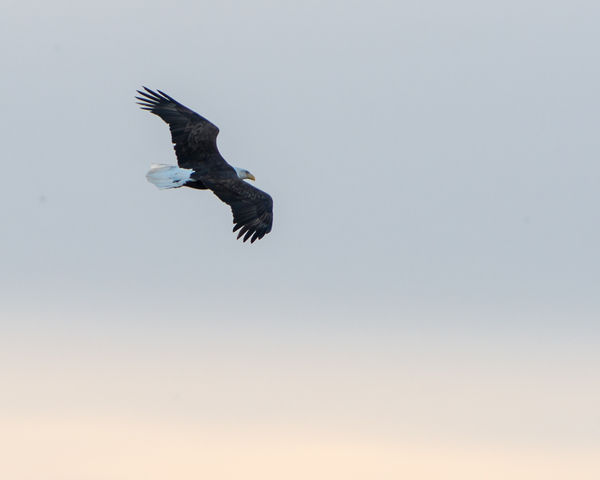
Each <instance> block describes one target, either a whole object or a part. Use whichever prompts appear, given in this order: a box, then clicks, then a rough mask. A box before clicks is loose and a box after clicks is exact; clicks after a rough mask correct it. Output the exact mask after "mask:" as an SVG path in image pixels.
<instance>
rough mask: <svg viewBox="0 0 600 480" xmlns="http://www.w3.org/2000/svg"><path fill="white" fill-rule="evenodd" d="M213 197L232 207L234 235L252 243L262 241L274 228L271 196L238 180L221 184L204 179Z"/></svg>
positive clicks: (224, 180)
mask: <svg viewBox="0 0 600 480" xmlns="http://www.w3.org/2000/svg"><path fill="white" fill-rule="evenodd" d="M203 182H204V183H205V184H206V186H207V187H208V188H210V189H211V190H212V191H213V192H214V194H215V195H216V196H217V197H219V198H220V199H221V200H222V201H223V202H225V203H226V204H228V205H229V206H230V207H231V212H232V213H233V223H234V224H235V225H234V227H233V231H234V232H235V231H237V230H239V233H238V237H237V238H241V237H242V236H243V237H244V242H245V241H246V240H248V239H250V243H254V242H255V241H256V240H259V239H261V238H262V237H264V236H265V235H266V234H267V233H269V232H270V231H271V227H272V225H273V199H272V198H271V196H270V195H269V194H268V193H265V192H263V191H262V190H259V189H258V188H255V187H253V186H252V185H250V184H248V183H246V182H244V181H243V180H240V179H239V178H228V179H221V180H214V179H213V180H210V179H205V178H204V179H203Z"/></svg>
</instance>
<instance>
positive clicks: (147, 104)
mask: <svg viewBox="0 0 600 480" xmlns="http://www.w3.org/2000/svg"><path fill="white" fill-rule="evenodd" d="M144 90H145V91H144V92H143V91H141V90H138V91H137V92H138V93H139V94H140V96H139V97H135V98H137V99H138V100H139V102H138V104H139V105H141V106H142V109H144V110H148V111H150V112H152V113H154V114H155V115H158V116H159V117H160V118H162V119H163V120H164V121H165V122H166V123H168V124H169V128H170V129H171V140H172V141H173V144H174V145H175V153H176V155H177V163H178V164H179V166H180V167H181V168H193V169H194V170H196V171H202V170H204V169H208V168H211V167H214V166H215V164H220V163H221V162H222V163H223V164H225V165H227V163H226V162H225V160H224V159H223V157H221V155H220V153H219V150H218V148H217V135H218V134H219V129H218V128H217V126H216V125H213V124H212V123H211V122H209V121H208V120H207V119H206V118H204V117H203V116H201V115H198V114H197V113H196V112H194V111H192V110H190V109H189V108H187V107H186V106H184V105H182V104H181V103H179V102H178V101H176V100H174V99H173V98H171V97H169V96H168V95H167V94H166V93H163V92H161V91H160V90H158V91H157V92H154V91H152V90H150V89H148V88H146V87H144ZM225 165H223V166H225ZM219 166H220V165H219Z"/></svg>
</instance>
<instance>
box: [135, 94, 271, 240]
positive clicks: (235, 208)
mask: <svg viewBox="0 0 600 480" xmlns="http://www.w3.org/2000/svg"><path fill="white" fill-rule="evenodd" d="M143 88H144V90H145V91H141V90H137V93H138V94H139V95H140V96H137V97H135V98H136V99H137V100H139V101H138V102H137V103H138V104H139V105H141V108H142V109H143V110H148V111H150V112H152V113H153V114H155V115H158V116H159V117H160V118H162V119H163V120H164V121H165V122H166V123H167V124H168V125H169V128H170V129H171V141H172V142H173V144H174V146H175V155H176V156H177V164H178V166H175V165H152V167H151V168H150V171H149V172H148V173H147V174H146V178H147V179H148V181H149V182H150V183H152V184H154V185H156V186H157V187H158V188H161V189H162V188H179V187H191V188H197V189H200V190H206V189H209V190H212V192H213V193H214V194H215V195H216V196H217V197H219V199H221V200H222V201H223V202H225V203H226V204H228V205H229V206H230V207H231V211H232V213H233V223H234V226H233V231H234V232H235V231H237V230H239V233H238V236H237V238H238V239H239V238H241V237H242V236H243V237H244V238H243V240H244V242H245V241H246V240H248V239H250V243H254V241H255V240H258V239H261V238H263V237H264V236H265V235H266V234H267V233H269V232H270V231H271V226H272V224H273V199H272V198H271V196H270V195H269V194H268V193H265V192H263V191H261V190H259V189H258V188H255V187H253V186H252V185H250V184H248V183H246V182H245V181H244V180H246V179H248V180H255V178H254V175H252V174H251V173H250V172H249V171H248V170H244V169H242V168H237V167H232V166H231V165H229V164H228V163H227V162H226V161H225V159H224V158H223V157H222V156H221V154H220V153H219V149H218V148H217V135H218V134H219V129H218V128H217V127H216V126H215V125H213V124H212V123H211V122H209V121H208V120H207V119H206V118H204V117H202V116H201V115H198V114H197V113H196V112H193V111H192V110H190V109H189V108H187V107H185V106H184V105H182V104H181V103H179V102H177V101H176V100H174V99H172V98H171V97H169V96H168V95H167V94H166V93H163V92H161V91H160V90H158V91H157V92H154V91H152V90H150V89H148V88H146V87H143Z"/></svg>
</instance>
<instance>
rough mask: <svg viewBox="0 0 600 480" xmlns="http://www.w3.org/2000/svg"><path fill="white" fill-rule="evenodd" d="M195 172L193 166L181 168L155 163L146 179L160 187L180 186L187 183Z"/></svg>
mask: <svg viewBox="0 0 600 480" xmlns="http://www.w3.org/2000/svg"><path fill="white" fill-rule="evenodd" d="M192 173H194V170H192V169H191V168H179V167H177V166H175V165H158V164H153V165H152V166H151V167H150V171H149V172H148V173H147V174H146V179H147V180H148V181H149V182H150V183H152V184H153V185H156V186H157V187H158V188H161V189H162V188H178V187H182V186H184V185H185V183H186V182H187V181H188V180H189V179H190V176H191V175H192Z"/></svg>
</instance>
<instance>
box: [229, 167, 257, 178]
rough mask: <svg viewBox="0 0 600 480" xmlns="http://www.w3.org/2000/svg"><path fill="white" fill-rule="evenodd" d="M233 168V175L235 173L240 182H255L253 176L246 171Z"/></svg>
mask: <svg viewBox="0 0 600 480" xmlns="http://www.w3.org/2000/svg"><path fill="white" fill-rule="evenodd" d="M233 168H235V173H237V176H238V177H240V178H241V179H242V180H246V179H248V180H256V178H254V175H252V174H251V173H250V172H249V171H248V170H244V169H243V168H238V167H233Z"/></svg>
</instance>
